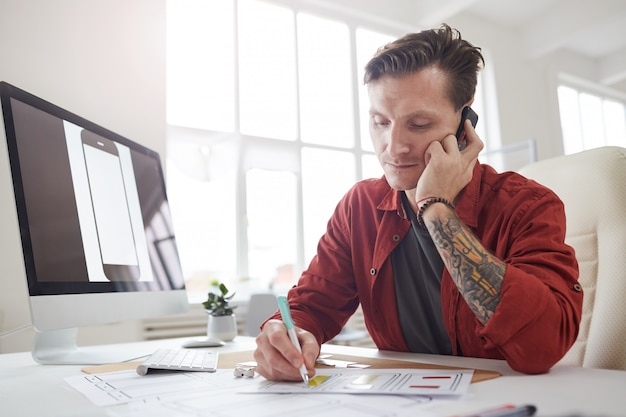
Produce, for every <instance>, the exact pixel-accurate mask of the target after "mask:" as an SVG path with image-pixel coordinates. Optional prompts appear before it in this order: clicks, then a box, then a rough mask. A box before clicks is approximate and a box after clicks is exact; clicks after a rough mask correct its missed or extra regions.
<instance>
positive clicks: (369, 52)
mask: <svg viewBox="0 0 626 417" xmlns="http://www.w3.org/2000/svg"><path fill="white" fill-rule="evenodd" d="M393 39H394V38H393V37H392V36H391V35H387V34H382V33H378V32H373V31H371V30H367V29H361V28H359V29H357V30H356V59H357V64H356V67H357V71H358V79H357V82H356V85H357V86H358V88H359V115H360V117H359V121H360V129H361V147H362V148H363V149H364V150H367V151H371V152H373V151H374V146H373V145H372V141H371V139H370V133H369V110H370V102H369V98H368V96H367V88H366V87H365V86H364V85H363V76H364V73H365V71H364V68H365V65H366V64H367V63H368V62H369V60H370V59H371V58H372V57H373V56H374V54H375V53H376V51H377V50H378V48H380V47H381V46H383V45H385V44H386V43H389V42H391V41H392V40H393Z"/></svg>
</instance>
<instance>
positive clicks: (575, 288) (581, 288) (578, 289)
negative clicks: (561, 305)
mask: <svg viewBox="0 0 626 417" xmlns="http://www.w3.org/2000/svg"><path fill="white" fill-rule="evenodd" d="M582 290H583V287H582V286H581V285H580V284H574V291H577V292H581V291H582Z"/></svg>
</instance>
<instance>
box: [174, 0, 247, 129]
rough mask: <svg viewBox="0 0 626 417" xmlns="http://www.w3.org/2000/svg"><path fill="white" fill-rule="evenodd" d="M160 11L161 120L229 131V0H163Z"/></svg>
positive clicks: (231, 87)
mask: <svg viewBox="0 0 626 417" xmlns="http://www.w3.org/2000/svg"><path fill="white" fill-rule="evenodd" d="M166 16H167V22H166V25H167V40H166V42H167V45H166V48H167V58H166V59H167V83H166V85H167V122H168V123H169V124H171V125H179V126H188V127H194V128H199V129H210V130H219V131H226V132H232V131H233V130H234V128H235V116H234V115H235V113H234V108H235V105H234V103H235V95H234V52H233V51H234V46H233V35H232V34H233V3H232V1H228V0H221V1H216V2H213V1H211V2H208V1H204V0H169V1H168V2H167V12H166ZM208 51H210V53H209V52H208ZM216 57H219V61H218V62H216ZM216 80H219V82H216Z"/></svg>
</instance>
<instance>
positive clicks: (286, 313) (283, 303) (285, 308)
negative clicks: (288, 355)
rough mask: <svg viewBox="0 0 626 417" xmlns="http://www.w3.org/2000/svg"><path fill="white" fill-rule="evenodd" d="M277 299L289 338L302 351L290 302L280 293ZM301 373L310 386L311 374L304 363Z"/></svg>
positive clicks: (305, 382)
mask: <svg viewBox="0 0 626 417" xmlns="http://www.w3.org/2000/svg"><path fill="white" fill-rule="evenodd" d="M276 301H277V302H278V308H279V309H280V314H281V316H282V318H283V323H284V324H285V327H286V328H287V334H288V335H289V339H291V343H293V345H294V346H295V347H296V349H298V352H300V353H302V348H301V347H300V342H299V341H298V335H296V329H295V327H294V325H293V320H292V319H291V312H290V310H289V303H288V302H287V298H286V297H284V296H282V295H280V296H278V297H276ZM300 375H301V376H302V380H303V381H304V384H305V385H306V386H309V375H308V371H307V369H306V366H305V365H304V363H302V366H300Z"/></svg>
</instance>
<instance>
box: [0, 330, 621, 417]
mask: <svg viewBox="0 0 626 417" xmlns="http://www.w3.org/2000/svg"><path fill="white" fill-rule="evenodd" d="M186 340H189V339H172V340H167V341H164V340H160V341H150V342H141V343H132V344H119V345H106V346H98V347H91V348H85V349H92V350H111V349H116V350H117V349H120V350H128V351H137V350H139V349H142V350H143V349H145V350H146V354H147V353H150V352H151V351H153V350H154V349H156V348H158V347H179V346H180V344H181V343H182V342H183V341H186ZM254 348H255V344H254V339H253V338H249V337H243V336H238V337H237V338H235V340H234V341H233V342H231V343H229V344H227V345H226V346H224V347H220V348H213V349H215V350H217V351H220V352H233V351H243V350H252V349H254ZM323 352H324V353H334V354H342V355H350V356H364V357H368V358H372V357H375V358H385V359H398V360H407V361H415V362H421V363H432V364H438V365H446V366H455V367H459V368H474V369H486V370H493V371H497V372H499V373H501V374H502V376H501V377H499V378H496V379H492V380H488V381H482V382H477V383H474V384H472V385H471V386H470V388H469V392H468V394H467V395H466V397H464V398H463V399H460V400H455V401H445V402H443V403H442V404H438V405H437V408H436V409H435V410H436V414H437V415H441V416H450V415H455V414H456V415H458V414H466V413H468V412H473V411H478V410H483V409H485V408H491V407H495V406H499V405H502V404H508V403H512V404H517V405H522V404H534V405H536V406H537V408H538V412H537V416H539V417H552V416H554V417H556V416H559V417H561V416H568V417H569V416H577V417H578V416H581V417H583V416H584V417H587V416H589V417H624V416H625V415H626V411H625V410H626V371H612V370H602V369H592V368H579V367H567V366H556V367H554V368H553V369H552V370H551V371H550V372H549V373H547V374H544V375H524V374H520V373H518V372H515V371H513V370H511V369H510V368H509V367H508V365H507V364H506V363H505V362H504V361H499V360H489V359H476V358H462V357H451V356H439V355H426V354H409V353H399V352H383V351H378V350H375V349H366V348H355V347H347V346H336V345H325V346H324V348H323ZM80 369H81V366H78V365H39V364H37V363H36V362H34V361H33V360H32V358H31V356H30V352H23V353H10V354H3V355H0V415H2V416H12V417H17V416H28V417H31V416H45V417H48V416H65V417H67V416H81V417H86V416H107V415H110V414H109V413H107V410H106V409H103V408H98V407H96V406H95V405H93V404H92V403H91V402H90V401H89V400H88V399H87V398H85V397H83V396H82V395H81V394H80V393H78V392H77V391H75V390H74V389H72V388H71V387H69V386H68V385H67V384H66V383H65V381H64V378H66V377H68V376H73V375H79V374H80V373H81V371H80Z"/></svg>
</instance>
